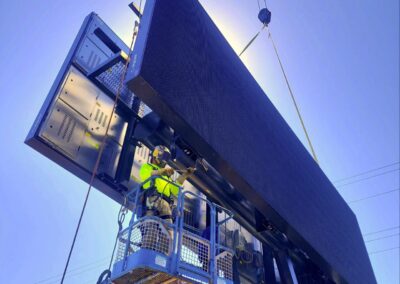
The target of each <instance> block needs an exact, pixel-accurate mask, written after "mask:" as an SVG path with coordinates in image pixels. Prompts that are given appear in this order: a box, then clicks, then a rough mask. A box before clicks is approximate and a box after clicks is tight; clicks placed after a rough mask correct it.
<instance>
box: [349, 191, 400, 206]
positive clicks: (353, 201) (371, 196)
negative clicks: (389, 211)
mask: <svg viewBox="0 0 400 284" xmlns="http://www.w3.org/2000/svg"><path fill="white" fill-rule="evenodd" d="M396 191H400V188H396V189H392V190H388V191H384V192H380V193H377V194H374V195H370V196H367V197H364V198H360V199H356V200H352V201H349V202H347V203H356V202H360V201H364V200H367V199H371V198H375V197H378V196H381V195H385V194H389V193H392V192H396Z"/></svg>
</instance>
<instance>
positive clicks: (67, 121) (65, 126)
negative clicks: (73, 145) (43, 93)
mask: <svg viewBox="0 0 400 284" xmlns="http://www.w3.org/2000/svg"><path fill="white" fill-rule="evenodd" d="M57 111H59V110H57ZM75 126H76V120H75V119H73V118H72V117H71V116H70V115H68V114H64V117H63V119H62V121H61V124H60V127H59V128H58V130H57V136H58V137H59V138H61V140H64V141H67V142H68V143H69V142H70V141H71V137H72V133H74V130H75ZM50 127H51V128H52V127H53V125H50Z"/></svg>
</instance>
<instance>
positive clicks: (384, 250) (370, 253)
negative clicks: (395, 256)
mask: <svg viewBox="0 0 400 284" xmlns="http://www.w3.org/2000/svg"><path fill="white" fill-rule="evenodd" d="M399 248H400V246H398V247H394V248H388V249H383V250H377V251H372V252H369V253H368V254H369V255H372V254H377V253H381V252H386V251H392V250H395V249H399Z"/></svg>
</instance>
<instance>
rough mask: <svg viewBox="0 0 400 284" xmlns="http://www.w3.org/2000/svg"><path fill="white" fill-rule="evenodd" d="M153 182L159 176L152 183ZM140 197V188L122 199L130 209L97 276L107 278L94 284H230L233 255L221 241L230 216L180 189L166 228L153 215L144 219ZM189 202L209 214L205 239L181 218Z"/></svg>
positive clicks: (226, 212) (193, 225)
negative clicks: (106, 266)
mask: <svg viewBox="0 0 400 284" xmlns="http://www.w3.org/2000/svg"><path fill="white" fill-rule="evenodd" d="M156 178H162V177H153V178H151V180H152V181H153V180H155V179H156ZM146 182H147V181H146ZM176 186H179V185H176ZM143 195H144V191H143V190H141V186H140V185H139V186H137V187H136V188H135V189H134V190H132V191H131V192H129V193H128V194H127V195H126V199H125V202H124V207H125V206H126V207H125V208H131V211H130V212H131V217H130V222H129V225H128V227H127V228H122V227H121V230H120V231H119V233H118V237H117V240H118V244H117V250H116V254H115V262H114V265H113V268H112V271H107V272H108V273H104V274H103V275H102V277H103V276H107V278H106V279H104V280H103V279H100V281H99V283H104V284H106V283H111V282H112V283H116V284H123V283H226V284H230V283H233V267H232V266H233V256H234V251H233V249H232V248H230V247H227V243H226V242H224V241H225V239H224V238H223V236H222V234H223V231H224V230H226V229H227V226H228V222H229V221H232V217H233V215H232V213H231V212H230V211H228V210H226V209H224V208H222V207H221V206H219V205H217V204H215V203H212V202H210V201H209V200H207V199H206V198H204V197H202V196H201V195H197V194H195V193H193V192H191V191H185V190H184V188H180V193H179V196H178V200H177V207H176V211H175V220H174V222H173V223H172V224H170V223H168V222H166V221H165V220H163V219H161V218H158V217H156V216H143V212H142V210H143V208H142V202H141V200H143ZM191 198H195V199H196V200H197V201H200V202H201V203H204V205H205V206H206V208H207V210H208V211H209V212H210V217H211V222H210V225H209V227H208V228H207V229H206V231H207V232H208V234H207V235H206V236H205V235H202V234H201V231H199V230H198V227H197V226H196V225H195V224H194V223H193V220H192V218H190V214H185V201H190V199H191ZM122 211H124V208H123V209H122ZM218 216H221V217H220V218H218Z"/></svg>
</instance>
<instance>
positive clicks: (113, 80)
mask: <svg viewBox="0 0 400 284" xmlns="http://www.w3.org/2000/svg"><path fill="white" fill-rule="evenodd" d="M124 68H125V65H124V64H123V63H122V62H118V63H116V64H115V65H113V66H112V67H111V68H109V69H108V70H106V71H104V72H103V73H101V74H99V75H98V76H97V77H96V79H97V80H98V81H99V82H101V83H102V84H103V85H104V86H105V87H106V88H107V89H108V90H109V91H110V92H111V93H113V94H114V95H115V96H116V95H117V93H118V92H119V93H120V99H121V100H122V101H123V102H125V104H126V105H128V106H129V107H130V108H132V107H133V106H134V100H135V96H134V94H133V93H132V92H131V91H129V89H128V88H127V86H126V85H125V84H123V86H122V88H120V84H121V78H122V74H123V71H124ZM138 103H139V102H135V105H136V104H138ZM135 107H136V108H138V107H139V106H138V105H137V106H135Z"/></svg>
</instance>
